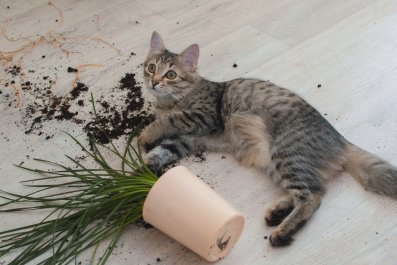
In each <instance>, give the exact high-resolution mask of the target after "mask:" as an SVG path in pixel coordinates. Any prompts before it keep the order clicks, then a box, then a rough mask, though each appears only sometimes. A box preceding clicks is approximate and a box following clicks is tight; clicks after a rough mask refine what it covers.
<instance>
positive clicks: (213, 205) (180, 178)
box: [143, 166, 244, 261]
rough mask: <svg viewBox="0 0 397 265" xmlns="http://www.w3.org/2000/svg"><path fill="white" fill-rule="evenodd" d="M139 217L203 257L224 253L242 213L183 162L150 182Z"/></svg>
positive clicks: (238, 228) (236, 234) (212, 258)
mask: <svg viewBox="0 0 397 265" xmlns="http://www.w3.org/2000/svg"><path fill="white" fill-rule="evenodd" d="M143 218H144V220H145V221H146V222H148V223H149V224H151V225H153V226H154V227H156V228H157V229H159V230H160V231H162V232H164V233H165V234H167V235H169V236H170V237H171V238H173V239H175V240H177V241H178V242H179V243H181V244H182V245H184V246H186V247H188V248H189V249H191V250H192V251H194V252H195V253H197V254H198V255H200V256H201V257H203V258H204V259H206V260H207V261H217V260H219V259H221V258H223V257H225V256H226V255H227V254H228V253H229V252H230V250H231V249H232V248H233V246H234V244H235V243H236V242H237V240H238V239H239V237H240V235H241V232H242V230H243V227H244V218H243V216H242V214H241V213H240V212H238V211H237V210H236V209H234V208H233V207H232V206H231V205H230V204H229V203H228V202H227V201H226V200H224V199H223V198H222V197H221V196H219V195H218V194H217V193H216V192H215V191H213V190H212V189H211V188H210V187H209V186H208V185H207V184H205V183H204V182H203V181H201V180H200V179H199V178H198V177H197V176H195V175H194V174H192V172H190V171H189V170H188V169H187V168H186V167H183V166H177V167H174V168H172V169H170V170H168V171H167V172H166V173H165V174H164V175H162V176H161V177H160V179H159V180H158V181H157V182H156V183H155V184H154V186H153V187H152V189H151V190H150V192H149V194H148V196H147V197H146V200H145V203H144V205H143Z"/></svg>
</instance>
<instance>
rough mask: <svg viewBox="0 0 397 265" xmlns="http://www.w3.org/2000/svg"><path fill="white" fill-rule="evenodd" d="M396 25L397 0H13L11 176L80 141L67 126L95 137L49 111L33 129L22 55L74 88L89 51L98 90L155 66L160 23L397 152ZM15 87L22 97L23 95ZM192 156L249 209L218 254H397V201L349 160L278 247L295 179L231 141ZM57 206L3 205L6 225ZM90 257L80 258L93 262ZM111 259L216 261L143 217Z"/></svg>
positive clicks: (349, 259)
mask: <svg viewBox="0 0 397 265" xmlns="http://www.w3.org/2000/svg"><path fill="white" fill-rule="evenodd" d="M396 25H397V1H394V0H343V1H342V0H339V1H338V0H335V1H326V0H299V1H298V0H249V1H248V0H247V1H232V0H219V1H209V0H197V1H191V0H190V1H180V0H169V1H161V0H155V1H150V0H115V1H107V0H97V1H82V0H67V1H61V0H58V1H52V2H48V0H34V1H33V0H17V1H12V0H0V26H1V28H0V63H1V66H0V91H1V92H2V93H1V94H0V110H1V115H0V139H1V140H0V150H1V153H0V161H1V162H0V188H1V189H6V190H9V191H14V192H19V193H25V192H27V191H28V189H27V188H21V185H20V184H19V183H18V182H19V181H21V180H26V179H29V178H32V175H31V174H29V173H27V172H24V171H22V170H19V169H16V168H15V166H13V164H19V163H21V162H24V163H25V165H30V166H35V165H36V164H34V162H32V159H31V158H32V157H40V158H47V159H52V160H58V161H64V160H65V157H64V155H63V154H64V153H69V154H70V153H71V154H73V155H79V154H80V153H81V150H79V149H78V148H76V147H74V145H71V143H70V141H69V140H67V139H66V136H65V134H64V133H62V132H61V130H66V131H68V132H70V133H72V134H73V135H77V136H78V137H80V138H81V139H84V134H83V131H82V126H81V125H78V124H75V123H72V122H68V121H64V122H57V121H51V122H48V123H46V124H45V128H44V129H45V130H46V133H45V134H44V135H37V134H28V135H27V134H25V129H26V128H24V127H23V124H22V123H23V113H24V111H25V109H24V108H25V107H26V104H27V103H26V100H25V101H24V98H23V93H22V92H23V91H22V90H21V82H23V81H24V80H21V79H18V80H16V83H15V84H14V85H8V86H7V87H6V86H5V83H7V82H10V81H11V79H12V78H13V76H12V75H10V73H9V67H10V66H13V65H19V66H22V68H23V69H24V71H25V73H26V76H28V75H30V76H31V78H34V76H35V75H37V76H43V75H44V76H50V77H51V78H52V79H53V80H56V83H54V84H53V86H52V89H54V91H55V92H56V93H58V94H59V95H66V94H67V93H68V92H69V91H70V89H71V85H72V83H73V79H74V78H75V75H71V74H69V73H67V71H66V69H65V66H78V65H80V66H81V65H85V67H82V68H80V69H81V71H80V72H81V73H80V76H79V78H80V81H81V82H84V83H85V84H87V85H88V86H89V87H90V91H91V92H93V93H94V96H95V97H96V98H99V97H100V96H101V95H104V96H105V97H109V96H110V95H109V94H110V93H109V91H108V89H109V88H110V87H113V86H114V84H116V83H117V82H118V80H120V78H121V77H122V76H123V75H124V74H125V73H127V72H137V73H138V76H139V77H138V78H140V79H141V76H142V75H141V73H140V71H141V70H140V69H139V65H140V64H141V63H142V61H143V60H144V58H145V55H146V53H147V50H148V43H149V38H150V35H151V33H152V31H153V30H156V31H158V32H159V33H160V34H161V35H162V36H163V38H164V40H165V43H166V46H167V47H168V48H169V49H170V50H172V51H176V52H178V51H181V49H183V48H185V47H187V45H189V44H192V43H198V44H199V45H200V47H201V51H200V53H201V57H200V62H199V66H200V72H201V74H202V75H203V76H205V77H208V78H211V79H213V80H227V79H231V78H237V77H241V76H244V77H258V78H262V79H266V80H267V79H270V80H271V81H273V82H275V83H277V84H279V85H282V86H284V87H287V88H289V89H291V90H293V91H295V92H297V93H298V94H300V95H302V96H303V97H304V98H305V99H307V100H308V101H309V102H310V103H311V104H313V105H314V106H315V107H316V108H317V109H319V110H320V111H321V113H322V114H323V115H324V116H325V117H326V118H327V119H328V120H329V121H330V122H331V123H332V124H333V125H334V126H335V127H336V128H337V129H338V130H339V131H340V132H341V133H342V134H343V135H344V136H345V137H346V138H347V139H348V140H350V141H351V142H353V143H354V144H357V145H359V146H361V147H362V148H365V149H367V150H368V151H371V152H373V153H376V154H378V155H379V156H381V157H382V158H384V159H386V160H388V161H390V162H392V163H394V164H397V140H396V139H397V26H396ZM10 51H14V52H13V53H7V52H10ZM131 52H134V53H135V54H136V55H134V56H131V55H130V54H131ZM233 64H237V67H233ZM62 66H64V68H62ZM29 69H35V72H32V71H29ZM26 76H25V77H26ZM21 95H22V96H21ZM7 96H8V97H7ZM145 96H147V95H146V94H145ZM86 97H87V99H88V97H89V95H88V94H87V95H86ZM10 99H15V100H17V101H15V102H12V104H11V105H10V106H9V102H10ZM148 100H153V99H152V98H150V97H149V96H148ZM88 110H89V108H86V111H87V112H88ZM21 124H22V125H21ZM46 135H47V136H51V138H49V139H46ZM120 141H121V142H122V141H124V139H120ZM181 163H182V164H185V165H188V166H189V167H190V168H191V170H192V171H194V172H195V173H197V174H198V175H200V176H201V177H202V178H204V180H205V181H206V182H207V183H209V184H210V185H211V186H213V187H214V189H215V190H216V191H217V192H219V193H220V194H221V195H223V196H224V197H225V198H226V199H227V200H228V201H230V202H231V203H232V204H233V205H235V207H236V208H238V209H239V210H241V211H242V212H243V214H244V216H245V218H246V226H245V229H244V231H243V234H242V236H241V239H240V240H239V241H238V242H237V244H236V246H235V248H234V249H233V250H232V252H231V253H230V254H229V255H228V256H227V257H226V258H225V259H223V260H221V261H219V262H218V264H222V265H240V264H241V265H253V264H254V265H256V264H289V265H291V264H304V265H307V264H338V265H341V264H349V265H351V264H360V265H361V264H371V265H373V264H380V265H385V264H389V265H396V264H397V201H393V200H391V199H389V198H385V197H381V196H378V195H375V194H372V193H369V192H366V191H364V190H363V188H362V187H361V186H360V185H359V184H358V183H357V182H356V181H355V180H354V179H353V178H352V177H351V176H349V175H347V174H345V175H342V176H340V177H339V178H337V179H336V180H334V181H332V182H331V183H329V187H328V192H327V194H326V196H325V197H324V199H323V202H322V205H321V207H320V208H319V210H318V211H317V213H316V214H315V215H314V217H313V218H312V219H311V220H310V222H309V223H308V224H307V225H306V226H305V227H304V228H303V229H302V230H301V231H300V232H299V233H298V234H297V235H296V238H295V241H294V242H293V244H292V245H291V246H289V247H285V248H272V247H271V246H270V244H269V242H268V240H266V239H265V236H269V235H270V233H271V231H272V228H269V227H266V225H265V223H264V221H263V217H264V210H265V208H266V206H267V205H269V204H270V203H271V201H272V200H273V199H275V198H277V197H278V196H280V195H281V192H280V191H279V190H278V188H277V187H276V186H275V185H274V184H273V183H272V182H271V180H270V179H269V178H267V177H266V176H262V175H260V174H258V173H257V172H254V171H253V170H250V169H247V168H242V167H239V166H238V164H237V163H236V162H235V161H234V160H233V159H232V158H231V157H229V156H226V159H222V154H206V160H205V161H196V160H195V159H185V160H184V161H182V162H181ZM44 216H45V213H44V212H39V213H21V214H13V215H10V214H7V215H5V214H1V216H0V230H3V229H6V228H11V227H15V226H18V225H22V224H27V223H31V222H32V221H39V220H41V218H43V217H44ZM15 254H16V253H12V254H10V255H9V256H7V257H4V258H0V264H7V263H8V261H9V260H10V259H11V258H12V257H13V256H15ZM89 257H90V252H87V253H85V254H83V255H82V256H81V257H79V258H78V262H81V264H82V265H88V264H89ZM157 258H159V259H160V261H157ZM32 264H34V262H33V263H32ZM78 264H80V263H78ZM108 264H112V265H121V264H123V265H124V264H133V265H147V264H152V265H153V264H163V265H174V264H178V265H186V264H194V265H201V264H207V263H206V262H205V261H204V260H203V259H201V258H200V257H198V256H197V255H195V254H193V253H191V252H190V251H188V250H187V249H185V248H184V247H182V246H181V245H179V244H178V243H176V242H174V241H172V240H171V239H170V238H168V237H167V236H165V235H163V234H162V233H161V232H159V231H156V230H155V229H149V230H147V229H144V228H139V227H135V226H131V228H130V229H129V230H128V231H127V232H126V233H125V234H124V236H123V237H122V238H121V241H120V244H119V246H118V248H117V249H116V250H115V252H114V253H113V254H112V255H111V257H110V260H109V262H108Z"/></svg>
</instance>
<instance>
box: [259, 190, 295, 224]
mask: <svg viewBox="0 0 397 265" xmlns="http://www.w3.org/2000/svg"><path fill="white" fill-rule="evenodd" d="M293 209H294V199H293V198H292V197H291V196H290V195H286V196H284V197H282V198H280V199H278V200H276V201H274V202H273V203H272V205H271V206H270V207H269V208H267V210H266V212H265V221H266V223H267V225H269V226H276V225H279V224H280V223H281V222H282V221H283V220H284V219H285V217H287V216H288V215H289V214H290V213H291V212H292V210H293Z"/></svg>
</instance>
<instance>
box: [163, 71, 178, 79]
mask: <svg viewBox="0 0 397 265" xmlns="http://www.w3.org/2000/svg"><path fill="white" fill-rule="evenodd" d="M165 77H167V78H168V79H170V80H172V79H175V78H176V73H175V71H172V70H169V71H168V72H167V73H166V74H165Z"/></svg>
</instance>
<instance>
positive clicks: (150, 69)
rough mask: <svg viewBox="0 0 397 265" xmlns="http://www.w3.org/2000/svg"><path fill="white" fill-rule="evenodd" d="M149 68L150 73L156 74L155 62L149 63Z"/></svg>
mask: <svg viewBox="0 0 397 265" xmlns="http://www.w3.org/2000/svg"><path fill="white" fill-rule="evenodd" d="M147 70H148V71H149V73H152V74H154V72H156V66H155V65H154V64H152V63H151V64H149V66H148V67H147Z"/></svg>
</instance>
